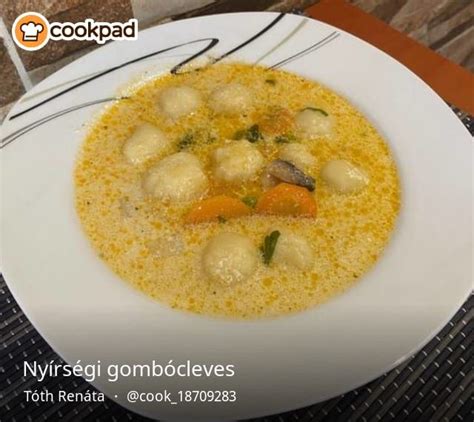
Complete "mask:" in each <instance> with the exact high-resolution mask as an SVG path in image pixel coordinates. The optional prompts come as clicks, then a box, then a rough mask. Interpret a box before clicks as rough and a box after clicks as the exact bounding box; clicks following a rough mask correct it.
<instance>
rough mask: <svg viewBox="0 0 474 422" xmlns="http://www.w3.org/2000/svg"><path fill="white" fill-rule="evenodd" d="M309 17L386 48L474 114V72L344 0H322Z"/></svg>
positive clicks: (435, 87) (441, 94) (311, 9)
mask: <svg viewBox="0 0 474 422" xmlns="http://www.w3.org/2000/svg"><path fill="white" fill-rule="evenodd" d="M306 13H307V15H308V16H311V17H313V18H315V19H318V20H320V21H323V22H326V23H329V24H331V25H334V26H336V27H338V28H340V29H343V30H344V31H347V32H350V33H351V34H353V35H355V36H357V37H359V38H362V39H363V40H365V41H367V42H369V43H370V44H372V45H374V46H376V47H378V48H379V49H380V50H383V51H385V52H386V53H388V54H389V55H391V56H392V57H394V58H395V59H397V60H398V61H399V62H400V63H403V64H404V65H405V66H406V67H408V68H409V69H411V70H412V71H413V72H414V73H416V74H417V75H418V76H419V77H420V78H421V79H423V80H424V81H425V82H426V83H427V84H428V85H430V86H431V87H432V88H433V89H434V90H435V91H436V92H437V93H438V94H439V95H440V97H442V98H443V99H444V100H445V101H447V102H449V103H451V104H453V105H455V106H456V107H458V108H460V109H461V110H463V111H465V112H467V113H469V114H471V115H474V74H472V73H471V72H469V71H468V70H466V69H464V68H462V67H461V66H459V65H457V64H455V63H453V62H451V61H449V60H448V59H445V58H444V57H442V56H440V55H439V54H437V53H435V52H434V51H432V50H430V49H429V48H428V47H425V46H423V45H421V44H419V43H418V42H416V41H415V40H413V39H411V38H409V37H408V36H406V35H404V34H402V33H401V32H399V31H397V30H396V29H393V28H392V27H390V26H389V25H387V24H386V23H384V22H382V21H381V20H379V19H377V18H375V17H374V16H371V15H369V14H367V13H365V12H363V11H362V10H361V9H359V8H357V7H355V6H352V5H351V4H349V3H347V2H346V1H344V0H321V2H319V3H317V4H315V5H314V6H312V7H310V8H308V9H307V10H306Z"/></svg>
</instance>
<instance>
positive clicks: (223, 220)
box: [217, 215, 227, 223]
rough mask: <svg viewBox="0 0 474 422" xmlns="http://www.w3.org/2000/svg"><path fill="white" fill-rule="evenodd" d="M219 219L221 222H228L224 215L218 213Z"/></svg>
mask: <svg viewBox="0 0 474 422" xmlns="http://www.w3.org/2000/svg"><path fill="white" fill-rule="evenodd" d="M217 220H219V223H227V218H225V217H222V215H218V216H217Z"/></svg>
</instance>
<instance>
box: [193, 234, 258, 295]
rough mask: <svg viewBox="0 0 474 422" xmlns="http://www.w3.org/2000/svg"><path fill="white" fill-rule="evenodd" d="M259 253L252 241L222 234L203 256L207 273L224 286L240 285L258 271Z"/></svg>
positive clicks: (213, 241) (207, 247) (211, 242)
mask: <svg viewBox="0 0 474 422" xmlns="http://www.w3.org/2000/svg"><path fill="white" fill-rule="evenodd" d="M258 260H259V253H258V250H257V248H256V247H255V245H254V244H253V243H252V241H251V240H250V239H249V238H247V237H245V236H243V235H241V234H237V233H220V234H218V235H217V236H215V237H214V238H212V239H211V241H210V242H209V243H208V244H207V245H206V247H205V249H204V252H203V255H202V265H203V269H204V271H205V273H206V274H207V275H208V276H209V278H210V279H211V280H213V281H216V282H219V283H222V284H224V285H228V286H230V285H232V284H235V283H240V282H242V281H244V280H246V279H248V278H249V277H250V276H251V275H252V274H253V273H254V272H255V270H256V268H257V264H258Z"/></svg>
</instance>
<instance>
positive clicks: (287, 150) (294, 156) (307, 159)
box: [279, 143, 316, 171]
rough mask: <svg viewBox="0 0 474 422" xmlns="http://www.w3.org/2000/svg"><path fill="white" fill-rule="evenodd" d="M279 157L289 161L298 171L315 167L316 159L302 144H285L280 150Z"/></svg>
mask: <svg viewBox="0 0 474 422" xmlns="http://www.w3.org/2000/svg"><path fill="white" fill-rule="evenodd" d="M279 157H280V158H281V159H282V160H285V161H289V162H290V163H292V164H294V165H295V166H296V167H298V168H299V169H300V170H303V171H304V170H308V169H310V168H312V167H314V166H315V165H316V158H315V157H314V155H313V154H311V153H310V152H309V150H308V148H307V147H306V145H303V144H296V143H292V144H287V145H285V146H284V147H282V149H281V150H280V153H279Z"/></svg>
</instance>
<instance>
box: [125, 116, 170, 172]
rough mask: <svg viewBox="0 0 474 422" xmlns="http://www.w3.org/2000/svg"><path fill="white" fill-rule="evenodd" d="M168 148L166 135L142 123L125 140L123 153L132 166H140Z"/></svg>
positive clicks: (168, 142)
mask: <svg viewBox="0 0 474 422" xmlns="http://www.w3.org/2000/svg"><path fill="white" fill-rule="evenodd" d="M169 146H170V141H169V140H168V138H167V137H166V135H165V134H164V133H163V132H162V131H161V130H160V129H158V128H157V127H156V126H153V125H151V124H149V123H143V124H141V125H139V126H137V128H136V129H135V131H134V132H133V134H132V136H130V138H128V139H127V141H126V142H125V145H124V147H123V153H124V155H125V157H126V158H127V160H128V161H129V162H130V163H132V164H141V163H143V162H145V161H147V160H148V159H150V158H151V157H154V156H156V155H159V154H162V153H163V152H164V151H165V150H167V149H168V148H169Z"/></svg>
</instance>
